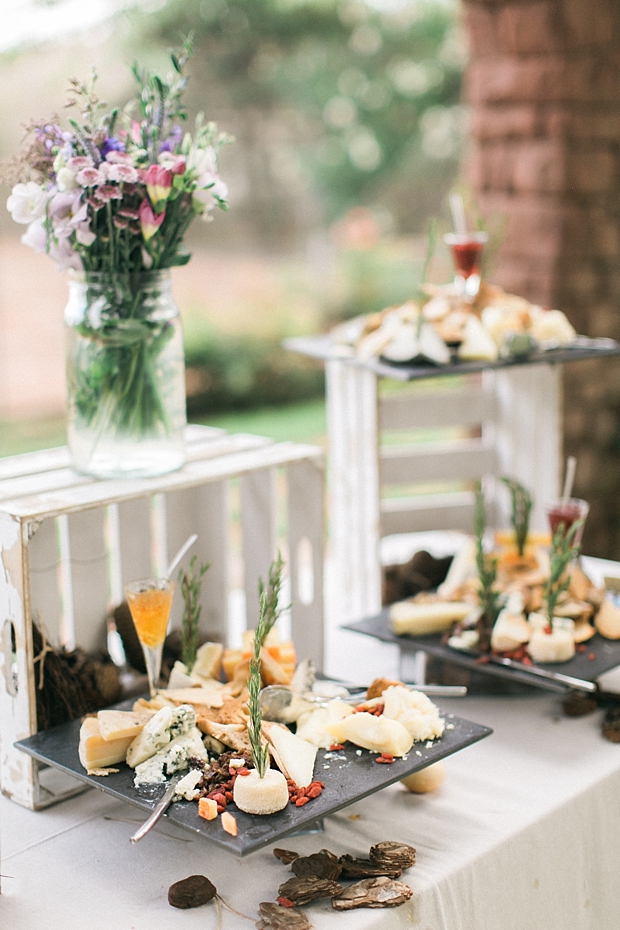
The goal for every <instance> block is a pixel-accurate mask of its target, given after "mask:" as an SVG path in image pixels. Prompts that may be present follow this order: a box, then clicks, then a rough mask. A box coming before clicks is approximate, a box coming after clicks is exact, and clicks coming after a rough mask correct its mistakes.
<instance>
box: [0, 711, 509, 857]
mask: <svg viewBox="0 0 620 930" xmlns="http://www.w3.org/2000/svg"><path fill="white" fill-rule="evenodd" d="M131 703H132V702H131V701H129V702H122V703H121V704H117V705H114V707H115V709H121V710H124V709H127V706H128V705H129V706H131ZM447 719H448V718H447ZM448 722H454V723H456V724H459V726H462V727H463V728H464V729H466V728H469V733H468V734H467V735H466V736H464V737H463V738H462V739H461V740H460V741H459V742H458V745H457V746H451V745H450V742H451V740H450V736H451V735H452V734H453V732H454V731H452V730H450V731H448V733H449V734H450V736H444V737H443V738H442V740H443V742H442V740H439V741H437V742H434V743H433V748H432V750H430V752H432V757H431V758H430V759H426V758H420V757H417V756H415V755H414V754H415V751H416V748H418V749H420V750H422V749H424V748H425V743H424V742H421V743H415V744H414V746H413V748H412V749H411V751H410V753H409V755H408V759H407V761H406V763H405V764H404V765H403V763H402V760H401V761H398V760H397V761H396V762H395V763H394V765H393V766H382V767H381V769H382V777H383V778H384V779H385V780H384V781H382V783H381V784H380V785H378V786H373V787H371V788H369V790H367V791H361V792H360V793H359V794H355V795H348V796H347V797H345V798H342V799H341V800H340V801H337V802H335V803H334V799H333V797H329V796H327V797H326V795H321V797H320V798H318V799H316V801H314V802H312V805H306V806H305V807H304V808H300V809H299V810H298V811H295V812H292V811H291V813H294V814H295V822H294V823H292V824H290V826H288V827H286V828H282V829H279V830H275V831H271V832H267V833H266V834H264V835H262V836H260V837H258V838H256V839H255V840H253V841H250V842H248V841H247V837H246V835H245V833H244V831H243V829H242V826H243V825H242V823H241V824H240V832H239V835H238V836H237V837H232V836H230V835H229V834H227V833H225V832H224V831H223V830H222V829H221V825H220V821H219V818H218V821H217V824H218V825H219V829H220V831H221V835H219V834H206V833H204V832H203V831H202V830H200V829H199V828H197V827H196V826H193V825H192V824H191V823H187V822H185V821H184V820H183V818H182V814H183V809H185V810H188V809H193V810H196V806H195V802H191V801H180V802H175V804H173V805H172V807H171V808H170V809H169V811H168V812H167V814H165V815H164V816H166V817H167V819H168V820H169V821H170V822H171V823H173V824H175V825H176V826H179V827H181V828H183V829H184V830H189V831H190V832H191V833H193V834H194V835H197V836H200V837H201V838H202V839H205V840H207V841H209V842H211V843H213V844H214V845H216V846H218V847H219V848H221V849H225V850H226V851H227V852H230V853H233V854H235V855H236V856H239V857H243V856H246V855H248V854H250V853H253V852H256V851H258V850H259V849H262V848H264V847H265V846H269V845H270V844H271V843H274V842H276V841H278V840H280V839H283V838H284V837H286V836H290V835H291V834H295V833H298V832H299V831H300V830H303V829H304V828H305V827H309V826H310V825H311V824H313V823H315V822H316V821H317V820H322V819H323V818H324V817H328V816H330V815H331V814H334V813H337V812H338V811H340V810H342V809H343V808H345V807H348V806H349V805H351V804H354V803H357V802H358V801H361V800H363V799H364V798H366V797H369V796H370V795H372V794H374V793H376V792H377V791H379V790H381V789H383V788H385V787H387V786H388V785H391V784H394V783H395V782H397V781H400V779H401V778H405V777H406V776H407V775H410V774H413V773H414V772H416V771H418V770H419V769H421V768H424V767H425V766H426V765H430V764H431V763H432V762H437V761H439V760H440V759H444V758H446V757H447V756H450V755H452V754H453V753H454V752H458V751H459V750H461V749H465V748H466V747H467V746H470V745H473V744H474V743H476V742H478V741H479V740H481V739H483V738H485V737H486V736H489V735H490V734H491V733H492V730H491V729H490V728H489V727H485V726H483V725H481V724H477V723H474V722H472V721H469V720H466V719H465V718H462V717H458V716H456V715H452V717H451V718H449V720H448ZM80 723H81V721H80V720H75V721H72V722H71V723H68V724H64V725H63V726H62V727H56V728H54V729H53V730H48V731H43V732H41V733H37V734H35V735H34V736H32V737H29V738H28V739H25V740H19V741H18V742H16V743H15V745H16V747H17V748H18V749H20V750H22V751H23V752H26V753H27V754H28V755H30V756H32V757H33V758H35V759H37V760H38V761H40V762H42V763H44V764H45V765H49V766H51V767H53V768H57V769H59V770H60V771H62V772H64V773H65V774H67V775H69V776H71V777H72V778H75V779H77V780H78V781H81V782H82V783H83V784H84V785H86V786H87V787H90V788H95V789H97V790H99V791H103V792H104V793H105V794H108V795H109V796H111V797H113V798H114V799H115V800H117V801H120V802H122V803H127V804H131V805H132V806H133V807H136V808H137V809H138V810H141V811H142V812H143V813H145V815H148V814H149V813H150V812H151V811H152V809H153V807H154V805H155V804H156V803H157V801H158V800H159V798H160V796H161V794H162V793H163V791H164V790H165V786H163V785H162V791H161V792H158V794H157V796H156V797H154V798H153V799H152V800H146V799H144V798H141V797H139V796H138V795H129V794H126V793H124V792H123V791H119V790H117V789H115V788H114V787H113V782H112V783H111V782H109V781H107V779H106V778H96V777H95V776H89V775H87V774H86V773H84V772H83V770H82V771H80V770H79V769H78V768H77V767H71V765H68V764H65V763H63V762H61V761H58V760H57V759H55V758H53V757H52V756H51V755H50V754H49V751H48V752H45V743H46V742H49V740H50V739H53V738H54V736H55V735H56V734H57V733H60V734H61V735H62V736H63V737H64V740H63V741H64V744H65V745H70V744H71V745H73V746H74V747H75V755H76V756H77V735H78V733H79V727H80ZM65 733H66V736H64V734H65ZM456 737H458V732H457V734H456ZM71 738H72V739H73V742H72V743H71V742H70V741H71ZM41 744H43V747H44V748H43V749H42V748H41ZM354 751H355V750H354V749H353V750H349V752H354ZM320 752H321V750H319V753H320ZM363 752H364V753H366V751H365V750H363ZM317 758H320V756H319V757H317ZM119 766H122V767H123V768H125V766H124V764H123V763H119ZM315 771H316V773H317V774H316V777H317V778H318V779H319V780H322V779H321V770H320V769H316V770H315ZM112 777H113V776H108V778H112ZM326 794H327V793H326ZM330 794H331V792H330ZM323 799H324V800H323ZM321 801H323V804H321V803H320V802H321ZM330 801H331V803H329V802H330ZM326 802H327V807H325V806H324V805H325V804H326ZM190 805H191V808H190ZM308 808H311V809H310V810H308ZM233 813H234V815H235V816H237V817H238V819H239V820H241V821H242V819H243V818H245V817H247V816H248V815H245V814H243V813H242V812H237V811H236V810H234V811H233ZM195 818H197V812H196V814H195V815H194V818H193V819H195ZM145 819H146V816H145ZM253 820H254V821H258V822H259V823H260V824H262V821H261V820H260V819H259V818H253ZM198 823H200V821H198ZM205 823H206V822H205ZM265 823H266V821H265ZM128 839H129V837H128ZM143 842H148V838H145V840H144V841H143Z"/></svg>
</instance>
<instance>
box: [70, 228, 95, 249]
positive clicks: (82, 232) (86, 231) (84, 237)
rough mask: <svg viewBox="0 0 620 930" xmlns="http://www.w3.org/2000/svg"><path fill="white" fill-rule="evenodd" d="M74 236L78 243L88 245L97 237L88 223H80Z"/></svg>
mask: <svg viewBox="0 0 620 930" xmlns="http://www.w3.org/2000/svg"><path fill="white" fill-rule="evenodd" d="M75 238H76V239H77V241H78V242H79V243H80V245H85V246H87V247H88V246H89V245H92V244H93V242H94V241H95V239H96V238H97V237H96V235H95V234H94V232H92V230H91V228H90V224H89V223H80V224H79V225H78V226H77V228H76V230H75Z"/></svg>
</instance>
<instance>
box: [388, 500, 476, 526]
mask: <svg viewBox="0 0 620 930" xmlns="http://www.w3.org/2000/svg"><path fill="white" fill-rule="evenodd" d="M473 515H474V504H473V494H471V493H470V492H468V491H462V492H457V493H454V494H437V495H435V494H432V495H431V494H429V495H428V496H424V497H417V498H397V499H391V500H384V501H382V502H381V535H382V536H389V535H391V534H392V533H415V532H422V531H426V530H463V531H465V532H471V528H472V524H473Z"/></svg>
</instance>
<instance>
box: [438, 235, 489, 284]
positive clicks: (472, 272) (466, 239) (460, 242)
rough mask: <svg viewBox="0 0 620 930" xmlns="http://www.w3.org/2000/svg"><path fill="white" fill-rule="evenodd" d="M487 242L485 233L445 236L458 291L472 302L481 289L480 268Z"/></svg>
mask: <svg viewBox="0 0 620 930" xmlns="http://www.w3.org/2000/svg"><path fill="white" fill-rule="evenodd" d="M487 240H488V236H487V234H486V233H485V232H475V233H466V234H465V235H460V234H459V233H448V234H447V235H445V236H444V242H445V243H446V245H449V246H450V250H451V252H452V258H453V261H454V268H455V284H456V285H457V290H458V291H460V292H461V293H462V294H463V295H464V296H465V297H467V298H469V299H470V300H473V298H474V297H475V296H476V294H477V293H478V288H479V287H480V266H481V262H482V253H483V250H484V247H485V245H486V243H487Z"/></svg>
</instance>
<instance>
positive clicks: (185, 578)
mask: <svg viewBox="0 0 620 930" xmlns="http://www.w3.org/2000/svg"><path fill="white" fill-rule="evenodd" d="M208 568H209V563H208V562H201V563H200V566H198V565H197V557H196V556H193V558H192V560H191V562H190V563H189V569H188V570H187V571H184V570H183V569H181V571H180V572H179V584H180V586H181V594H182V595H183V602H184V604H185V606H184V609H183V619H182V621H181V661H182V662H183V664H184V665H185V667H186V669H187V671H188V673H189V672H191V670H192V669H193V667H194V663H195V662H196V653H197V652H198V641H199V639H200V614H201V611H202V604H201V603H200V591H201V588H202V581H203V578H204V576H205V573H206V571H207V569H208Z"/></svg>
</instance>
